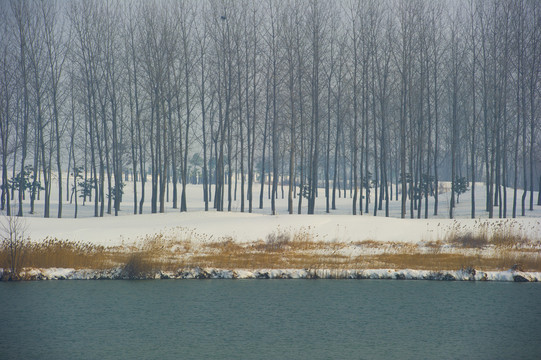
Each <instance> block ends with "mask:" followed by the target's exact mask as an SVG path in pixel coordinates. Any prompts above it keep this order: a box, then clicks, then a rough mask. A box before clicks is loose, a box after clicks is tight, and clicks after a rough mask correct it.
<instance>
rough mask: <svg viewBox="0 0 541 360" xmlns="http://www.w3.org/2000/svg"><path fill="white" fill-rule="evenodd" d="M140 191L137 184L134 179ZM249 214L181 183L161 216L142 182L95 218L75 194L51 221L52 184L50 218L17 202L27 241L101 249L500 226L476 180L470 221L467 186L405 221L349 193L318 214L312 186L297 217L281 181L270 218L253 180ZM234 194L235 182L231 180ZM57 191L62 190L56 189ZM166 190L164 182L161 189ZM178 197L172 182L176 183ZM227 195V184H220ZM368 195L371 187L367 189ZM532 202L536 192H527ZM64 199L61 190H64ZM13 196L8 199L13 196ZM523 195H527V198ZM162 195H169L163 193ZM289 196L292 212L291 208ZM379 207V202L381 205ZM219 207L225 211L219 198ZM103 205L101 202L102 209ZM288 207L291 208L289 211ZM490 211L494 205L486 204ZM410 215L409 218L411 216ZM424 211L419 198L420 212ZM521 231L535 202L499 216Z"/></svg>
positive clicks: (428, 233)
mask: <svg viewBox="0 0 541 360" xmlns="http://www.w3.org/2000/svg"><path fill="white" fill-rule="evenodd" d="M137 185H138V186H137V187H138V193H139V194H140V190H141V184H140V183H139V184H137ZM254 185H255V186H254V206H253V213H252V214H250V213H248V212H247V209H248V201H247V200H245V210H246V212H244V213H242V212H240V207H241V205H240V198H237V200H236V201H233V203H232V211H231V212H227V211H225V212H221V213H220V212H216V211H215V210H214V209H212V205H210V208H211V210H210V211H208V212H205V211H204V202H203V200H202V199H203V195H202V192H203V187H202V185H188V186H187V206H188V212H184V213H180V211H179V210H178V209H173V208H172V201H170V202H168V203H166V206H165V213H164V214H151V213H150V201H149V200H148V199H150V186H149V185H148V183H147V186H146V199H147V200H146V201H145V205H144V209H143V214H142V215H133V183H132V182H127V183H126V185H125V187H124V190H125V192H124V196H123V202H122V204H121V211H120V215H119V216H118V217H115V216H114V215H108V214H106V215H105V216H104V217H103V218H95V217H93V214H94V204H93V203H88V202H87V203H86V204H85V205H84V206H83V205H82V204H81V199H79V207H78V218H77V219H74V218H73V215H74V204H73V203H72V204H70V203H69V201H66V202H65V203H64V205H63V218H62V219H58V218H55V216H56V215H57V202H55V200H56V199H57V193H56V191H55V190H56V189H57V186H56V184H52V201H51V211H50V214H51V218H48V219H45V218H43V217H42V216H43V197H42V198H41V200H36V205H35V210H36V211H35V213H34V214H29V210H30V206H29V204H28V200H27V201H26V202H25V206H24V211H25V219H26V220H25V222H26V225H27V228H28V231H27V232H28V235H29V236H30V238H31V240H32V241H41V240H43V239H45V238H47V237H49V238H57V239H61V240H70V241H81V242H86V243H92V244H96V245H104V246H116V245H121V244H124V245H128V244H136V243H138V242H139V241H141V240H142V239H143V238H145V237H146V236H147V235H153V234H157V233H162V234H164V235H167V236H173V237H178V238H187V237H189V238H190V239H191V241H192V242H194V241H195V242H197V241H219V240H220V239H231V240H233V241H236V242H241V243H246V242H253V241H258V240H264V239H265V238H266V236H267V235H269V234H271V233H274V232H286V233H291V234H294V233H298V232H304V233H308V234H310V235H311V238H312V239H314V240H318V241H328V242H336V241H339V242H359V241H365V240H373V241H378V242H408V243H418V242H427V241H435V240H439V239H442V238H443V237H445V236H446V235H447V234H448V233H449V232H452V231H455V232H456V231H457V230H460V231H461V232H467V231H472V232H474V231H476V230H477V228H479V227H480V224H481V223H482V224H485V225H486V224H488V228H489V229H490V228H492V227H494V228H496V227H497V225H498V224H501V223H502V221H505V220H501V219H488V213H487V212H486V211H484V204H485V191H484V190H485V189H484V186H483V185H482V184H478V185H477V186H476V194H477V196H476V205H477V206H476V218H477V219H470V207H471V205H470V196H471V195H470V191H468V192H466V193H465V194H463V195H461V197H460V203H459V204H457V206H456V209H455V218H456V219H455V220H450V219H448V214H449V197H450V193H442V194H440V195H439V204H440V205H439V214H438V216H434V215H433V204H434V203H433V201H434V200H433V198H429V219H410V214H409V202H408V203H407V211H408V214H407V216H406V217H407V218H406V219H400V201H395V200H393V201H391V202H390V218H385V210H380V211H378V215H377V216H373V199H372V203H371V204H370V214H364V215H362V216H360V215H356V216H354V215H351V213H352V211H351V206H352V200H351V198H350V197H349V192H348V194H347V197H346V198H344V197H341V198H338V197H337V199H336V207H337V210H331V212H330V214H326V213H325V197H324V189H319V197H318V199H317V200H316V215H306V212H307V208H306V205H307V201H306V199H303V211H302V212H303V214H302V215H298V214H293V215H289V214H288V213H287V186H284V192H285V194H284V199H282V197H281V191H280V189H279V190H278V199H277V201H276V204H277V205H276V206H277V213H278V215H276V216H272V215H270V212H271V211H270V200H269V199H268V192H267V191H268V188H267V185H265V192H264V201H263V209H259V207H258V206H259V186H260V185H259V184H254ZM238 190H239V193H240V183H239V185H238ZM64 191H65V190H64ZM169 194H170V195H172V187H170V189H169ZM179 194H180V186H179ZM226 194H227V187H226ZM372 195H373V192H372ZM507 195H508V202H507V206H508V210H507V217H508V218H510V217H511V214H512V213H511V211H512V202H513V198H512V196H513V192H512V189H509V190H508V191H507ZM521 195H522V191H520V190H519V192H518V196H519V198H518V204H517V214H520V197H521ZM534 196H535V198H534V200H535V202H536V200H537V193H534ZM64 197H65V193H64ZM16 199H17V197H15V200H16ZM528 199H529V194H528V197H527V200H528ZM169 200H172V199H171V198H169ZM297 201H298V199H295V202H294V204H295V210H297V204H298V203H297ZM384 207H385V205H384ZM224 208H226V209H227V195H226V202H225V204H224ZM12 209H13V210H14V212H16V210H17V209H18V205H17V204H16V203H12ZM105 209H106V210H107V205H106V206H105ZM295 212H296V211H295ZM494 214H495V216H497V215H498V209H497V208H495V209H494ZM416 215H417V214H416V212H415V216H416ZM423 215H424V203H423V211H422V215H421V216H423ZM505 223H506V224H507V225H508V226H511V227H512V228H514V229H515V230H517V231H520V233H521V234H523V235H526V236H527V237H529V238H531V239H533V240H539V239H540V238H541V206H537V205H534V210H533V211H529V210H526V216H525V217H522V216H518V217H517V218H516V219H512V220H511V219H508V220H507V221H505Z"/></svg>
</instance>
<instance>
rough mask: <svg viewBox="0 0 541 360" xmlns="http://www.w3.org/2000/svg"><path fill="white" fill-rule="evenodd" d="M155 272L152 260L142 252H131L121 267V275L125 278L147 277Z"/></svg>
mask: <svg viewBox="0 0 541 360" xmlns="http://www.w3.org/2000/svg"><path fill="white" fill-rule="evenodd" d="M155 273H156V269H154V265H153V262H152V261H150V260H149V259H147V258H146V257H145V256H144V254H142V253H133V254H131V255H130V256H129V257H128V259H127V261H126V264H125V265H124V267H123V269H122V273H121V276H122V277H123V278H127V279H132V280H134V279H147V278H150V277H152V276H153V275H154V274H155Z"/></svg>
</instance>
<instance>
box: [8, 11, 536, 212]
mask: <svg viewBox="0 0 541 360" xmlns="http://www.w3.org/2000/svg"><path fill="white" fill-rule="evenodd" d="M0 13H1V14H0V16H1V19H0V23H1V25H0V27H1V29H0V31H1V36H0V44H1V49H0V117H1V123H0V124H1V127H0V131H1V132H0V135H1V153H2V182H1V183H2V185H1V186H2V188H1V190H2V194H1V208H2V210H4V211H5V212H6V213H7V214H16V215H18V216H23V204H24V203H25V202H26V203H29V204H30V212H31V213H33V212H34V211H35V205H34V203H35V200H36V199H38V198H39V197H40V196H43V198H44V210H43V214H44V216H45V217H49V216H51V215H52V214H51V206H50V203H51V186H52V183H53V179H55V180H56V181H55V183H56V184H57V186H58V191H57V193H58V199H57V202H58V208H57V211H58V212H57V214H56V215H57V216H58V217H62V215H63V213H62V208H63V204H64V203H65V202H67V201H70V202H74V203H75V217H77V209H78V202H81V201H82V203H83V204H86V203H90V204H93V206H94V215H95V216H104V213H108V214H111V213H114V214H115V215H117V214H118V212H119V210H120V204H121V202H122V195H123V185H124V182H123V180H124V178H131V179H133V180H137V181H134V183H133V185H134V186H133V213H134V214H137V213H139V214H141V213H142V212H143V205H144V203H145V201H148V199H147V197H150V204H151V212H153V213H156V212H164V211H165V207H166V203H168V202H171V203H172V204H171V205H172V207H173V208H175V209H179V210H180V211H187V210H188V208H187V203H186V186H187V184H188V183H189V182H190V178H191V177H192V176H191V174H190V171H191V169H194V168H196V169H199V170H200V174H198V176H197V178H198V179H199V181H200V182H201V183H202V184H203V193H202V201H203V202H204V204H205V210H209V208H215V209H216V210H218V211H225V210H227V211H231V207H232V202H233V201H235V200H236V199H237V198H240V211H248V212H252V210H253V208H254V207H259V208H263V202H264V200H265V198H267V199H270V202H271V212H272V214H275V213H276V205H275V199H276V198H277V197H278V196H282V198H284V197H287V199H288V212H289V213H290V214H293V213H301V212H302V210H303V208H306V204H307V212H308V213H309V214H313V213H314V210H315V204H316V199H317V196H318V194H317V189H318V188H324V190H325V196H324V199H319V201H325V208H326V211H327V212H331V211H332V210H334V209H336V199H337V197H347V196H349V197H350V199H351V212H352V214H363V213H372V214H373V215H378V214H380V215H385V216H389V203H390V201H400V204H401V217H403V218H404V217H406V216H409V217H411V218H413V217H418V218H421V217H425V218H428V217H429V216H430V214H434V215H437V214H438V211H439V198H438V194H439V188H440V186H441V183H442V182H448V183H449V182H450V184H451V186H450V191H451V197H450V199H451V200H450V201H451V203H450V204H449V205H450V206H449V217H451V218H452V217H453V216H454V213H453V212H454V207H455V202H456V201H457V200H458V195H460V194H461V193H463V192H464V191H465V189H466V188H467V187H468V186H469V187H471V199H470V201H471V217H472V218H473V217H476V216H478V215H479V214H476V213H475V191H476V187H475V185H476V183H477V182H480V181H482V182H484V183H485V184H486V187H485V189H486V204H485V210H486V211H487V212H488V216H489V217H491V218H492V217H496V216H499V217H508V216H513V217H515V216H517V215H525V212H526V210H527V209H528V210H533V207H534V189H535V187H536V186H537V185H538V186H539V187H541V172H540V168H541V165H540V164H541V157H540V154H541V151H540V150H541V136H540V135H539V134H540V130H541V129H540V121H539V116H540V115H539V113H540V109H539V107H540V95H541V90H540V81H539V75H540V59H541V43H540V39H541V3H540V2H539V1H529V0H518V1H510V0H509V1H503V0H489V1H486V0H462V1H458V2H456V1H437V0H436V1H432V0H430V1H429V0H412V1H399V0H381V1H377V0H363V1H360V0H343V1H330V0H328V1H325V0H321V1H316V0H287V1H273V0H267V1H255V0H235V1H233V0H226V1H217V0H208V1H166V0H164V1H158V0H155V1H145V2H141V3H137V2H131V1H122V0H118V1H83V0H79V1H77V0H76V1H38V0H11V1H2V2H1V4H0ZM265 185H267V189H265ZM509 188H511V189H513V202H512V204H507V198H508V197H507V191H508V189H509ZM149 192H150V194H149ZM257 192H259V199H257V198H254V196H253V195H252V194H254V193H257ZM265 192H266V193H267V194H266V195H267V196H265ZM371 199H372V200H371ZM303 201H306V204H303ZM519 203H520V204H519ZM540 204H541V198H538V199H537V205H540ZM519 212H520V214H519Z"/></svg>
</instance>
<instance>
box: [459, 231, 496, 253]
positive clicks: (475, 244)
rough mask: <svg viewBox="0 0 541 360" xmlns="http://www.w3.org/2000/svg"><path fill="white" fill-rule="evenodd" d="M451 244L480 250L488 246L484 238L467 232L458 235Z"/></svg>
mask: <svg viewBox="0 0 541 360" xmlns="http://www.w3.org/2000/svg"><path fill="white" fill-rule="evenodd" d="M453 242H454V243H455V244H457V245H459V246H462V247H464V248H471V249H481V248H483V247H485V246H487V245H488V239H487V238H486V237H485V236H482V235H478V234H473V233H471V232H467V233H465V234H462V235H458V236H456V237H455V238H454V239H453Z"/></svg>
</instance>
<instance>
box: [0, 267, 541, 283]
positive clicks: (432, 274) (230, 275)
mask: <svg viewBox="0 0 541 360" xmlns="http://www.w3.org/2000/svg"><path fill="white" fill-rule="evenodd" d="M3 275H5V273H3V272H0V280H2V276H3ZM20 275H21V278H22V279H25V280H119V279H128V277H127V276H126V275H125V274H124V273H123V271H122V269H121V268H113V269H108V270H92V269H82V270H75V269H65V268H50V269H25V270H24V271H22V272H21V274H20ZM141 279H182V280H186V279H386V280H440V281H455V280H456V281H511V282H541V272H524V271H513V270H508V271H479V270H475V269H463V270H457V271H431V270H411V269H404V270H395V269H364V270H335V269H332V270H331V269H259V270H246V269H234V270H229V269H216V268H199V267H196V268H189V269H179V270H177V271H158V272H155V273H152V274H148V275H146V276H144V277H141Z"/></svg>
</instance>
